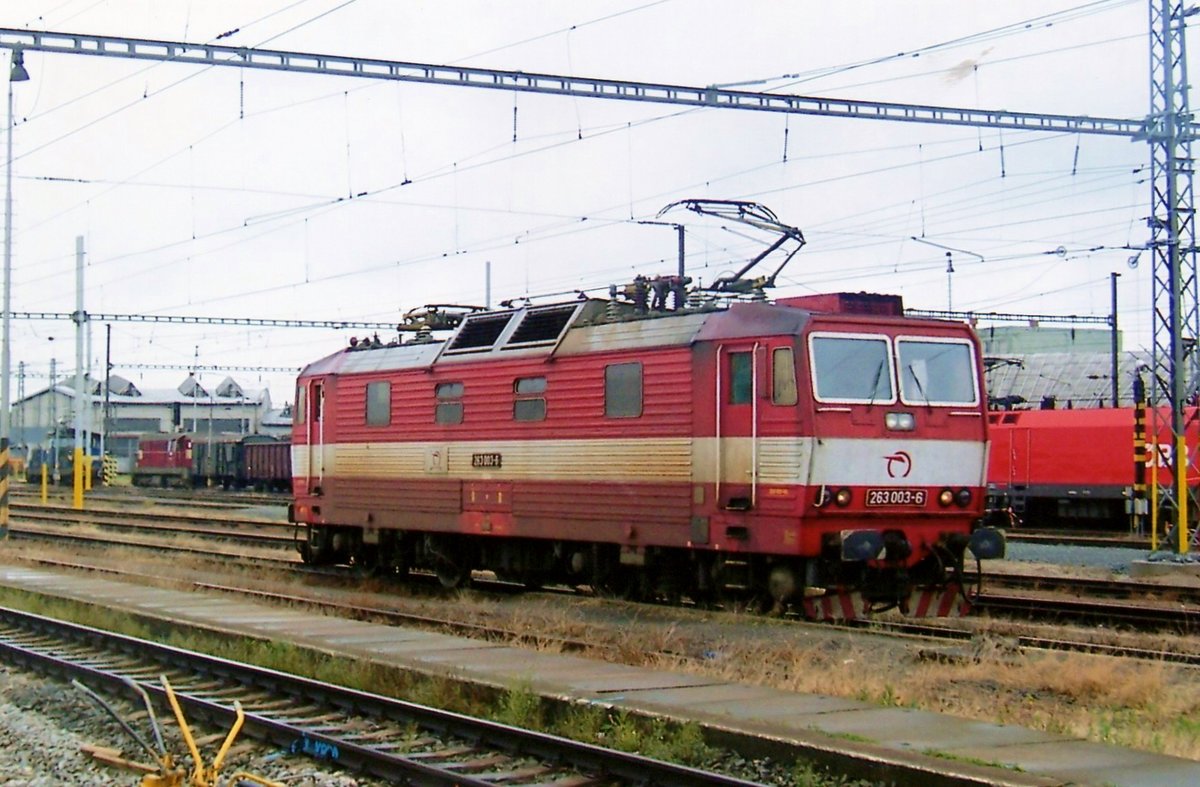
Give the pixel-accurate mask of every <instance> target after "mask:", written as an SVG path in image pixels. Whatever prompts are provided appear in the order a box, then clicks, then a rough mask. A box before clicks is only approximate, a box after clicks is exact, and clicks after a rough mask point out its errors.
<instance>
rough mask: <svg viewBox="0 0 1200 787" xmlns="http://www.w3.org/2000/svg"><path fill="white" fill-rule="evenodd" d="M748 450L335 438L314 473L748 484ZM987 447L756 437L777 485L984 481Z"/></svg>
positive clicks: (698, 442) (304, 457) (303, 458)
mask: <svg viewBox="0 0 1200 787" xmlns="http://www.w3.org/2000/svg"><path fill="white" fill-rule="evenodd" d="M754 453H755V446H754V440H753V438H749V437H726V438H722V439H721V440H720V441H718V440H717V438H712V437H709V438H694V439H693V438H639V439H614V440H603V439H600V440H557V439H556V440H511V441H463V442H411V443H338V444H333V445H326V446H324V448H323V450H319V451H318V453H317V455H316V456H315V457H314V458H316V459H318V460H319V461H318V462H317V463H315V464H314V473H313V474H314V475H319V476H323V477H350V478H391V479H396V478H424V477H436V476H444V477H451V478H467V479H479V480H489V479H496V480H531V479H533V480H546V481H572V480H590V481H608V482H643V483H671V482H677V483H713V482H715V481H716V480H717V475H718V470H717V467H718V464H719V465H720V466H721V467H722V468H723V472H722V473H721V475H722V476H723V477H722V478H721V479H720V480H721V483H748V482H749V481H750V480H751V477H753V476H754V473H753V471H752V468H753V464H754ZM985 455H986V447H985V446H984V445H983V444H982V443H976V442H972V441H954V440H908V441H898V440H865V439H864V440H858V439H849V438H832V439H831V438H823V439H821V440H819V441H818V440H815V439H814V438H811V437H766V438H759V439H758V446H757V465H758V471H757V479H758V483H760V484H778V485H784V484H793V485H805V484H814V485H816V484H828V485H845V486H861V485H867V484H870V485H872V486H981V485H982V484H983V478H984V457H985ZM322 463H323V467H321V465H322ZM292 467H293V468H295V472H294V475H296V476H297V477H302V476H303V468H307V467H309V447H308V446H305V445H293V446H292ZM317 468H320V469H319V470H317Z"/></svg>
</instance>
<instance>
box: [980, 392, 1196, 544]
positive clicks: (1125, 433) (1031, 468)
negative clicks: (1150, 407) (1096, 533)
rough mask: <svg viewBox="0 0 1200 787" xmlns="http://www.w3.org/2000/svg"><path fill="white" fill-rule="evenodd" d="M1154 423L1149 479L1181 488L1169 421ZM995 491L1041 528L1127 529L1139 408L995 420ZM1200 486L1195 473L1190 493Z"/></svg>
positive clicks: (991, 457)
mask: <svg viewBox="0 0 1200 787" xmlns="http://www.w3.org/2000/svg"><path fill="white" fill-rule="evenodd" d="M1155 420H1156V419H1155V418H1154V414H1153V413H1147V416H1146V430H1147V434H1146V435H1145V440H1146V449H1147V453H1146V471H1145V481H1146V482H1147V483H1150V482H1151V480H1152V478H1153V477H1154V476H1155V475H1156V476H1157V481H1158V483H1159V484H1160V485H1163V486H1173V485H1174V472H1173V466H1174V460H1173V456H1174V446H1173V440H1172V437H1171V433H1170V426H1169V417H1168V414H1167V413H1165V412H1163V413H1161V414H1160V417H1159V418H1158V419H1157V421H1158V426H1157V435H1158V436H1157V438H1155V437H1154V435H1153V434H1151V432H1152V431H1154V430H1155V428H1156V427H1155ZM988 421H989V422H990V423H989V426H990V440H991V446H990V450H989V452H988V472H987V480H988V491H989V494H990V495H992V496H993V497H994V498H997V499H999V500H1002V501H1003V502H1004V503H1006V504H1008V505H1011V506H1012V507H1013V508H1014V510H1015V511H1016V513H1017V514H1018V515H1020V517H1021V518H1022V519H1023V520H1025V521H1026V522H1028V523H1029V524H1032V525H1037V526H1042V527H1046V526H1076V527H1086V528H1105V529H1126V528H1128V527H1129V523H1130V519H1129V514H1128V511H1127V507H1126V501H1127V500H1128V499H1129V497H1130V493H1131V489H1132V487H1133V484H1134V482H1135V478H1134V473H1135V470H1134V466H1135V463H1134V410H1133V408H1131V407H1117V408H1111V407H1110V408H1095V409H1071V410H1014V411H996V412H992V413H989V414H988ZM1184 423H1185V424H1186V426H1187V432H1188V445H1189V446H1192V447H1194V446H1196V445H1197V444H1198V442H1197V441H1198V440H1200V424H1198V422H1197V418H1196V411H1195V408H1187V411H1186V413H1185V416H1184ZM1197 483H1200V471H1197V469H1196V467H1195V466H1194V464H1193V466H1192V467H1190V468H1189V472H1188V485H1189V486H1195V485H1196V484H1197Z"/></svg>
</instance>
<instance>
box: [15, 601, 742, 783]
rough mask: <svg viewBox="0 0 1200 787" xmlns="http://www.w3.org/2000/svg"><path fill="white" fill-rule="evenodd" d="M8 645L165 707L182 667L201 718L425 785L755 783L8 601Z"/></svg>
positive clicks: (182, 688)
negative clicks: (164, 680) (240, 712)
mask: <svg viewBox="0 0 1200 787" xmlns="http://www.w3.org/2000/svg"><path fill="white" fill-rule="evenodd" d="M0 653H2V654H3V657H4V658H5V659H6V660H8V661H10V662H13V663H16V664H20V665H22V666H24V667H26V668H29V669H34V670H37V671H38V672H41V673H45V674H51V675H55V676H58V677H63V678H68V679H73V680H78V681H80V682H81V683H83V684H84V685H86V686H88V687H90V688H93V689H104V690H106V691H108V692H110V693H113V694H123V695H124V696H126V697H128V698H129V699H136V698H135V697H131V696H130V695H129V685H128V682H129V681H133V682H134V683H136V684H137V685H139V686H141V687H142V689H143V690H145V691H146V692H147V693H148V694H150V695H151V696H152V697H154V698H155V699H157V700H158V702H159V704H160V707H165V690H164V689H163V687H162V686H161V685H160V684H159V683H158V681H157V680H156V678H157V676H159V675H170V680H171V684H172V686H173V688H174V690H175V692H176V695H177V697H178V699H179V701H180V704H181V705H182V706H183V707H184V709H185V711H186V714H187V716H188V717H189V718H202V719H205V720H207V721H209V722H210V723H213V724H215V725H218V726H220V727H223V728H227V727H229V726H231V725H232V724H233V722H234V720H235V718H236V710H235V706H234V704H235V702H237V703H240V705H241V706H242V708H243V709H244V710H245V712H246V723H245V726H244V727H243V733H244V734H247V735H249V736H251V737H254V738H256V739H259V740H262V741H265V742H269V743H271V744H274V745H276V746H280V747H283V748H284V749H285V750H289V751H292V752H302V753H305V754H310V755H314V756H317V757H318V758H323V759H329V760H333V761H335V762H336V763H337V764H339V765H341V766H343V767H347V768H351V769H353V770H357V771H359V772H361V773H365V774H369V775H372V776H376V777H379V778H384V779H389V780H394V781H397V782H402V783H406V784H417V785H464V786H465V787H484V786H485V785H490V786H491V787H494V785H496V784H497V783H504V784H511V785H518V784H521V785H524V784H554V785H559V787H574V786H579V787H582V785H593V784H596V785H599V784H647V783H650V784H663V785H728V786H729V787H734V786H735V785H750V784H753V782H748V781H745V780H742V779H739V778H736V777H733V776H728V775H725V774H721V773H714V772H709V771H704V770H699V769H696V768H690V767H686V766H681V765H675V764H672V763H666V762H662V761H659V760H653V759H650V758H647V757H642V756H638V755H633V754H628V753H624V752H618V751H614V750H610V749H604V748H601V747H598V746H594V745H590V744H585V743H579V742H576V741H572V740H569V739H566V738H560V737H557V736H552V735H547V734H544V733H539V732H532V731H529V730H523V729H520V728H517V727H511V726H508V725H503V724H497V723H495V722H490V721H486V720H482V719H475V718H471V717H467V716H463V715H460V714H455V713H450V712H447V711H441V710H437V709H434V708H429V707H425V706H421V705H416V704H413V703H408V702H403V701H400V700H395V699H391V698H388V697H383V696H380V695H376V694H369V693H366V692H361V691H356V690H353V689H347V688H344V687H340V686H336V685H333V684H329V683H323V682H320V681H314V680H310V679H307V678H300V677H296V676H292V675H287V674H283V673H279V672H275V671H272V670H267V669H263V668H260V667H255V666H251V665H247V664H240V663H237V662H232V661H228V660H224V659H218V658H214V657H211V656H206V655H204V654H199V653H194V652H191V651H186V650H181V649H178V648H171V647H168V646H164V645H159V644H157V643H153V642H148V641H145V640H139V639H134V638H131V637H126V636H122V635H119V634H113V633H110V632H106V631H103V630H99V629H93V628H88V627H85V626H80V625H77V624H72V623H65V622H62V621H57V620H53V619H50V618H45V617H41V616H37V615H31V614H28V613H24V612H19V611H16V610H11V609H4V608H0Z"/></svg>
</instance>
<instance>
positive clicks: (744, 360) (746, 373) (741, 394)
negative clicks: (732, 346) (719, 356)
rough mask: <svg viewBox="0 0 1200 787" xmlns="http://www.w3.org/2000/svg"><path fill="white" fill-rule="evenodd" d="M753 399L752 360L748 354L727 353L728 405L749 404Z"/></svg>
mask: <svg viewBox="0 0 1200 787" xmlns="http://www.w3.org/2000/svg"><path fill="white" fill-rule="evenodd" d="M752 398H754V358H753V357H752V356H751V354H750V353H748V352H739V353H729V403H730V404H750V400H751V399H752Z"/></svg>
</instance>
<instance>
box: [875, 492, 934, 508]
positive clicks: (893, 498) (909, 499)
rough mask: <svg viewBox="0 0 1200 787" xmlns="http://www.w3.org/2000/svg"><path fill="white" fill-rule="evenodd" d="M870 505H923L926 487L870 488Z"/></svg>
mask: <svg viewBox="0 0 1200 787" xmlns="http://www.w3.org/2000/svg"><path fill="white" fill-rule="evenodd" d="M867 505H868V506H923V505H925V490H924V489H868V490H867Z"/></svg>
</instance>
